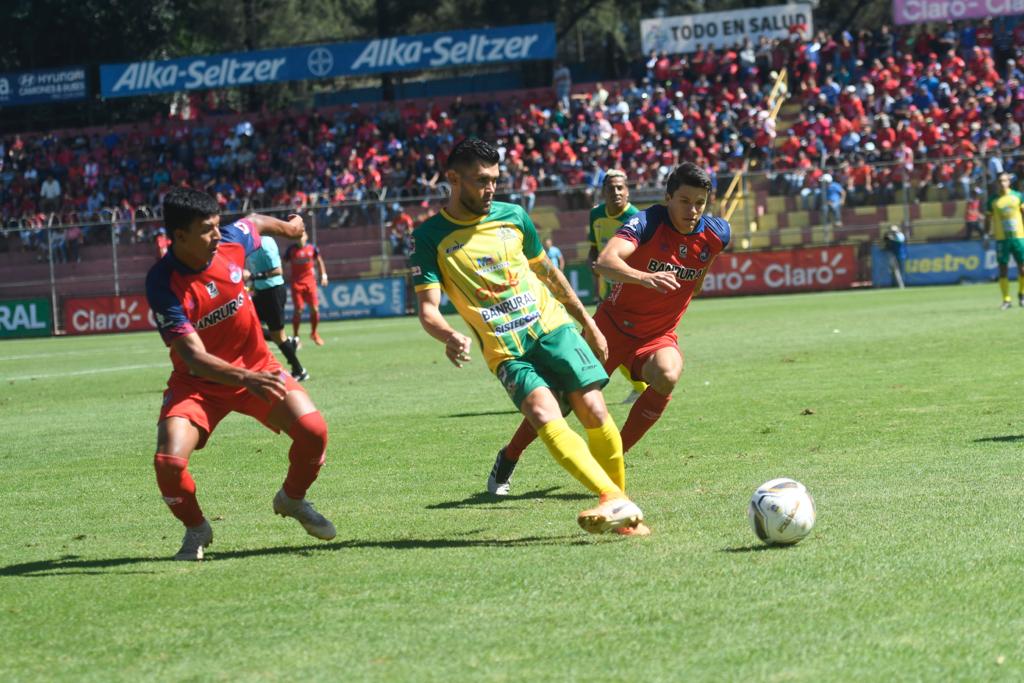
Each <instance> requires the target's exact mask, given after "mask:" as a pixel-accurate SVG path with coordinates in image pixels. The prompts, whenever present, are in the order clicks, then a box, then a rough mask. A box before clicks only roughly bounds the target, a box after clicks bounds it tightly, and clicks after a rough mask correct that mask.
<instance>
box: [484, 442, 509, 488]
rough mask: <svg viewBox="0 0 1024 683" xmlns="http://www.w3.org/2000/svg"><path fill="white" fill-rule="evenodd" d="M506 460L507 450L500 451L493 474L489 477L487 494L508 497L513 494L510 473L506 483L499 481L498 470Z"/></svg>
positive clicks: (492, 470) (495, 460) (492, 469)
mask: <svg viewBox="0 0 1024 683" xmlns="http://www.w3.org/2000/svg"><path fill="white" fill-rule="evenodd" d="M504 458H505V449H504V448H502V449H501V450H500V451H498V457H497V458H495V459H494V467H492V468H491V474H490V475H489V476H488V477H487V493H490V494H491V495H492V496H507V495H508V494H510V493H511V492H512V474H511V473H509V475H508V479H506V480H505V481H498V468H499V467H500V466H501V462H502V460H504ZM513 467H514V465H513Z"/></svg>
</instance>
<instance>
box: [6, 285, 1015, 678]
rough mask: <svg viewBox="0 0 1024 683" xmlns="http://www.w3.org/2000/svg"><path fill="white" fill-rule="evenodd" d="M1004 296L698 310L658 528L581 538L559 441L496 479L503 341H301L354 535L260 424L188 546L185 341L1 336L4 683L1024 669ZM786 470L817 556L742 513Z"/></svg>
mask: <svg viewBox="0 0 1024 683" xmlns="http://www.w3.org/2000/svg"><path fill="white" fill-rule="evenodd" d="M998 303H999V298H998V291H997V289H996V287H995V285H984V286H973V287H968V286H965V287H952V288H929V289H916V290H906V291H893V290H886V291H863V292H846V293H833V294H817V295H801V296H788V297H752V298H739V299H719V300H707V301H698V302H696V303H695V304H694V306H693V307H692V309H691V311H690V312H689V313H688V314H687V317H686V318H685V319H684V327H683V329H682V337H683V342H682V343H683V347H684V349H685V353H686V358H687V368H686V372H685V373H684V376H683V381H682V382H681V385H680V388H679V389H678V390H677V394H676V398H675V400H674V401H673V402H672V404H671V405H670V406H669V410H668V412H667V413H666V415H665V417H664V419H663V420H662V421H661V422H660V423H659V424H658V425H657V426H656V427H655V428H654V429H653V430H652V431H651V432H650V433H649V434H648V436H647V437H646V438H645V440H644V441H642V442H641V443H640V444H639V445H638V446H637V447H636V448H635V449H634V451H633V452H631V453H630V454H629V456H628V457H627V460H628V476H629V485H630V490H631V493H632V495H633V496H634V498H635V499H636V500H637V502H638V503H639V504H640V505H641V506H642V507H643V509H644V511H645V513H646V515H647V518H648V520H649V522H650V524H651V527H652V528H653V529H654V534H653V535H652V536H651V537H649V538H646V539H629V538H618V537H591V536H588V535H586V534H584V533H583V532H582V531H580V530H579V529H578V527H577V526H576V524H575V516H576V513H577V512H578V510H580V509H582V508H583V507H584V506H587V505H588V504H589V503H590V502H591V499H590V497H589V496H588V495H585V493H586V492H585V491H584V490H583V489H582V487H580V486H579V485H578V484H576V483H575V481H573V480H571V479H570V478H569V476H568V475H567V474H566V473H565V472H563V471H562V470H561V469H559V468H558V467H557V465H555V463H554V462H553V461H552V459H551V458H550V456H549V455H547V453H546V452H545V451H544V450H543V448H542V447H541V446H540V445H539V444H535V445H534V446H532V447H531V448H530V449H529V450H528V451H527V452H526V454H525V456H524V460H523V462H522V463H521V464H520V468H519V470H518V472H517V473H516V477H515V479H514V480H513V485H514V491H513V492H514V495H513V496H511V497H510V498H509V499H506V500H496V499H491V498H490V497H489V496H487V495H486V494H485V493H482V491H483V489H484V483H485V480H486V477H487V474H488V472H489V469H490V466H491V463H492V461H493V458H494V453H495V451H496V450H497V448H498V447H499V446H500V445H502V444H503V443H504V440H505V439H506V438H507V437H508V435H510V433H511V430H512V429H513V428H514V427H515V425H516V423H517V417H516V414H515V413H514V411H513V407H512V405H511V404H510V402H509V401H508V399H507V398H506V396H505V394H504V392H503V391H502V389H501V387H500V385H499V384H498V382H497V381H496V380H495V379H494V378H493V377H491V376H490V375H489V374H488V373H487V371H486V368H485V366H484V365H483V364H482V362H481V360H480V358H479V353H477V355H476V358H475V359H474V361H473V363H472V364H471V366H470V367H467V368H464V369H462V370H456V369H455V368H454V367H452V366H450V365H449V364H448V363H447V361H446V360H445V359H444V357H443V352H442V347H441V345H440V344H438V343H437V342H434V341H433V340H431V339H429V338H428V337H427V336H426V335H425V334H424V333H423V332H422V331H421V330H420V329H419V325H418V323H417V321H416V320H415V319H414V318H407V319H394V320H371V321H354V322H346V323H332V324H328V325H326V326H325V330H324V336H325V338H326V339H327V345H326V346H324V347H322V348H313V347H311V345H307V346H306V348H305V349H304V350H303V352H302V358H303V360H304V362H305V363H306V365H307V366H308V367H309V369H310V371H311V373H312V375H313V379H312V380H311V381H310V382H309V383H308V385H307V386H308V389H309V391H310V394H311V395H312V396H313V398H314V400H315V401H316V402H317V404H318V405H319V406H320V408H321V410H322V412H323V413H324V415H325V417H326V419H327V422H328V424H329V425H330V428H331V445H330V448H329V452H328V462H327V465H326V467H325V468H324V470H323V472H322V473H321V476H320V479H319V481H318V482H317V483H316V485H315V486H314V488H313V489H312V491H311V493H310V498H311V499H312V500H313V501H315V503H316V504H317V506H318V508H319V509H320V510H322V511H323V512H324V513H326V514H327V515H328V516H329V517H331V518H332V519H333V520H334V522H335V523H336V524H337V526H338V529H339V535H338V538H337V539H335V540H334V541H332V542H329V543H323V542H318V541H315V540H314V539H312V538H310V537H308V536H306V535H305V533H304V532H303V531H302V529H301V528H300V527H299V526H298V525H297V524H296V523H295V522H294V521H292V520H284V519H282V518H280V517H276V516H274V515H273V514H272V513H271V510H270V501H271V498H272V497H273V495H274V493H275V491H276V490H277V488H278V486H279V485H280V482H281V480H282V478H283V475H284V471H285V468H286V463H287V456H286V452H287V444H288V441H287V438H286V437H276V436H274V435H273V434H272V433H270V432H268V431H266V430H264V429H263V428H262V427H261V426H260V425H259V424H257V423H255V422H253V421H251V420H249V419H248V418H245V417H242V416H237V415H236V416H231V417H229V418H228V419H227V420H225V421H224V422H223V423H222V424H221V426H220V427H219V428H218V429H217V431H216V432H215V434H214V436H213V438H212V439H211V443H210V445H209V446H208V447H207V448H206V449H205V450H203V451H200V452H198V453H197V454H196V455H195V456H194V457H193V459H192V466H191V469H192V472H193V474H194V476H195V479H196V481H197V483H198V486H199V496H200V502H201V503H202V504H203V507H204V510H205V512H206V514H207V515H208V516H209V517H210V518H211V520H212V523H213V526H214V530H215V534H216V537H215V543H214V545H213V546H212V547H211V549H210V552H209V554H208V559H207V561H205V562H202V563H191V564H189V563H176V562H171V561H169V560H168V558H169V557H170V556H171V555H173V553H174V552H175V551H176V550H177V547H178V544H179V542H180V540H181V533H182V532H181V527H180V525H179V524H178V522H177V521H176V520H175V519H174V518H172V517H171V515H170V514H169V513H168V512H167V510H166V508H165V506H164V504H163V503H162V501H161V500H160V496H159V493H158V491H157V488H156V484H155V481H154V477H153V467H152V455H153V447H154V443H155V424H154V423H155V419H156V415H157V412H158V409H159V404H160V397H161V391H162V388H163V385H164V382H165V380H166V376H167V374H168V372H169V362H168V361H167V357H166V351H165V350H164V348H163V345H162V344H161V342H160V340H159V338H158V336H157V335H156V334H155V333H150V334H131V335H123V336H96V337H87V338H67V339H47V340H42V341H27V340H26V341H8V342H3V343H0V434H2V436H3V440H2V447H0V472H2V475H3V476H2V493H0V500H2V501H3V506H2V513H0V634H2V641H0V642H2V645H0V680H3V681H37V680H49V679H58V680H74V681H81V680H102V681H107V680H140V679H151V680H152V679H160V680H230V681H236V680H267V681H276V680H285V679H295V680H301V679H308V678H311V679H318V680H353V681H362V680H372V681H442V680H443V681H463V680H497V681H530V680H538V681H548V680H551V681H554V680H558V681H563V680H573V681H584V680H590V681H594V680H612V681H614V680H623V681H624V680H631V681H732V680H742V679H753V680H764V681H836V680H839V681H851V680H877V681H891V680H937V681H947V680H966V681H980V680H1021V679H1022V678H1024V636H1022V635H1021V634H1022V633H1024V599H1022V597H1021V592H1020V581H1021V567H1022V554H1021V546H1022V542H1021V533H1020V529H1021V516H1022V506H1021V493H1022V489H1024V486H1022V479H1021V460H1022V444H1024V416H1022V415H1021V394H1022V389H1024V387H1022V384H1021V381H1022V380H1021V376H1020V372H1019V370H1018V365H1017V363H1016V361H1017V360H1018V359H1019V357H1020V348H1021V345H1022V338H1024V334H1022V332H1024V310H1022V309H1019V308H1015V309H1014V310H1012V311H1008V312H1003V311H999V310H998ZM460 324H461V323H460ZM627 391H628V388H627V386H626V384H625V382H624V381H623V379H622V378H621V377H619V376H616V377H614V378H613V380H612V383H611V384H610V385H609V387H608V389H607V390H606V395H607V396H608V399H609V403H612V404H614V405H613V407H612V411H613V413H614V414H615V416H616V419H617V421H618V423H619V424H620V425H621V424H622V423H623V422H624V421H625V417H626V414H627V407H626V406H622V405H619V404H618V401H620V400H621V399H622V398H623V397H624V396H625V394H626V393H627ZM573 424H576V423H575V422H573ZM577 427H578V425H577ZM777 476H789V477H794V478H796V479H799V480H801V481H802V482H804V483H805V484H806V485H807V486H808V488H810V490H811V491H812V493H813V494H814V496H815V499H816V502H817V505H818V524H817V526H816V528H815V529H814V531H813V532H812V533H811V535H810V537H809V538H807V539H806V540H805V541H803V542H802V543H800V544H799V545H797V546H795V547H792V548H788V549H767V548H765V547H763V546H761V545H760V544H759V543H758V542H757V541H756V539H755V537H754V535H753V533H752V532H751V530H750V527H749V525H748V523H747V519H746V514H745V511H746V505H747V501H748V499H749V496H750V494H751V493H752V492H753V490H754V489H755V488H756V486H757V485H758V484H760V483H761V482H763V481H765V480H767V479H771V478H773V477H777Z"/></svg>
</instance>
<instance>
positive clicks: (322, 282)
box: [320, 273, 327, 287]
mask: <svg viewBox="0 0 1024 683" xmlns="http://www.w3.org/2000/svg"><path fill="white" fill-rule="evenodd" d="M320 286H321V287H326V286H327V273H320Z"/></svg>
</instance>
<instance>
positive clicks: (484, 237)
mask: <svg viewBox="0 0 1024 683" xmlns="http://www.w3.org/2000/svg"><path fill="white" fill-rule="evenodd" d="M498 161H499V155H498V151H497V149H495V148H494V146H493V145H491V144H489V143H487V142H484V141H482V140H479V139H476V138H468V139H466V140H463V141H462V142H460V143H459V144H457V145H456V146H455V147H454V148H453V149H452V152H451V154H450V156H449V158H448V165H447V170H446V172H445V175H446V179H447V180H448V183H449V184H450V185H451V195H450V196H449V198H448V202H447V204H446V206H445V207H444V208H443V209H442V210H441V211H440V213H438V214H436V215H434V216H432V217H431V218H429V219H427V220H426V221H424V222H423V224H422V225H420V227H419V228H417V229H416V231H415V232H414V233H413V238H414V241H415V250H414V251H413V254H412V257H411V259H410V264H411V266H412V275H413V283H414V285H415V288H416V295H417V298H418V300H419V307H420V309H419V319H420V324H421V325H422V326H423V329H424V330H426V332H427V334H429V335H430V336H431V337H433V338H434V339H437V340H438V341H440V342H442V343H444V345H445V354H446V355H447V356H448V360H450V361H451V362H452V363H453V364H454V365H455V366H456V367H462V365H463V363H465V362H466V361H468V360H469V357H470V348H471V347H472V341H471V339H470V338H469V337H467V336H466V335H464V334H461V333H460V332H458V331H456V330H455V329H453V328H452V327H451V325H449V324H448V322H447V321H446V320H445V318H444V316H443V315H442V314H441V312H440V309H439V305H440V302H441V290H442V289H443V290H444V292H445V293H446V294H447V295H448V297H449V298H450V299H451V300H452V303H453V304H454V305H455V308H456V310H457V311H458V312H459V315H461V316H462V318H463V320H465V321H466V323H467V324H468V325H469V327H470V329H471V330H472V332H473V334H474V335H475V336H476V339H477V341H478V342H479V344H480V346H481V347H482V349H483V355H484V360H485V361H486V362H487V366H488V368H490V370H491V372H493V373H494V374H495V375H497V377H498V379H499V380H500V381H501V383H502V385H504V387H505V391H506V392H507V393H508V395H509V398H511V399H512V402H513V403H514V404H515V406H516V408H518V409H519V410H520V411H521V412H522V413H523V415H524V416H525V417H526V419H527V421H529V422H530V424H531V425H533V426H534V427H535V428H536V430H537V434H538V436H540V438H541V440H542V441H543V442H544V444H545V446H547V448H548V450H549V451H550V453H551V455H552V456H553V457H554V458H555V460H556V461H557V462H558V464H559V465H561V466H562V467H563V468H565V469H566V470H567V471H568V472H569V473H570V474H572V475H573V476H574V477H575V478H576V479H577V480H579V481H580V482H581V483H582V484H583V485H584V486H586V487H587V488H588V489H590V490H591V491H593V492H594V493H596V494H598V495H599V496H600V501H599V503H598V505H597V506H596V507H594V508H592V509H589V510H584V511H583V512H581V513H580V514H579V517H578V522H579V525H580V526H581V527H582V528H583V529H584V530H586V531H588V532H590V533H603V532H606V531H616V532H617V533H622V534H626V535H646V534H647V533H650V530H649V529H648V528H647V527H646V525H644V524H643V512H641V511H640V508H639V507H637V505H636V504H635V503H633V502H632V501H631V500H630V499H629V498H628V497H627V496H626V494H625V488H626V471H625V463H624V461H623V455H622V437H621V436H620V434H619V430H618V427H616V426H615V422H614V421H613V420H612V418H611V416H610V415H609V414H608V408H607V406H606V405H605V402H604V396H603V395H602V394H601V388H602V387H603V386H604V385H605V384H606V383H607V382H608V375H607V374H605V371H604V369H603V368H602V367H601V363H602V362H603V360H604V359H605V358H606V357H607V355H608V344H607V342H606V341H605V338H604V335H603V334H602V333H601V331H600V330H599V329H598V328H597V325H596V323H595V322H594V319H593V318H591V317H590V314H588V313H587V310H586V309H585V308H584V306H583V304H582V303H581V302H580V300H579V298H578V297H577V296H576V294H575V293H574V292H573V290H572V287H571V286H570V285H569V282H568V281H567V280H566V279H565V276H564V275H562V272H561V271H560V270H558V269H557V268H555V267H554V266H553V265H552V263H551V260H550V259H549V258H548V256H547V254H545V253H544V248H543V247H542V246H541V242H540V238H539V236H538V235H537V229H536V227H535V226H534V225H533V221H531V220H530V217H529V215H527V213H526V212H525V211H523V209H522V208H521V207H519V206H517V205H515V204H507V203H504V202H496V201H494V192H495V187H496V185H497V182H498V175H499V172H498ZM574 319H575V321H576V322H579V323H580V324H581V325H582V326H583V334H584V337H585V338H586V340H584V337H581V336H580V334H579V332H577V330H576V327H575V325H574V324H573V320H574ZM595 353H596V355H595ZM560 394H563V395H564V396H565V398H566V399H567V400H568V403H569V405H570V406H572V409H573V411H574V412H575V413H576V415H577V417H578V418H579V420H580V422H582V423H583V426H584V427H585V428H586V432H587V439H588V440H587V441H584V440H583V439H582V438H581V437H580V436H579V435H578V434H576V432H574V431H573V430H572V429H571V428H570V427H569V425H568V423H567V422H566V421H565V418H564V417H563V414H562V409H561V406H560V403H559V399H558V395H560Z"/></svg>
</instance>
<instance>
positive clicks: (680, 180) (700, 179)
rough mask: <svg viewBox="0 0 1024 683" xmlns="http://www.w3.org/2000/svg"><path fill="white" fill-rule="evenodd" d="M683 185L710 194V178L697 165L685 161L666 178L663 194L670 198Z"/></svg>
mask: <svg viewBox="0 0 1024 683" xmlns="http://www.w3.org/2000/svg"><path fill="white" fill-rule="evenodd" d="M683 185H686V186H687V187H702V188H704V189H705V190H707V191H708V193H709V194H710V193H711V177H710V176H709V175H708V174H707V173H706V172H705V171H704V169H702V168H701V167H700V166H698V165H697V164H695V163H693V162H692V161H686V162H683V163H681V164H679V165H678V166H676V169H675V170H674V171H672V174H671V175H670V176H669V177H668V184H667V185H666V186H665V194H667V195H669V196H670V197H671V196H672V195H674V194H675V193H676V190H678V189H679V188H680V187H682V186H683Z"/></svg>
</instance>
